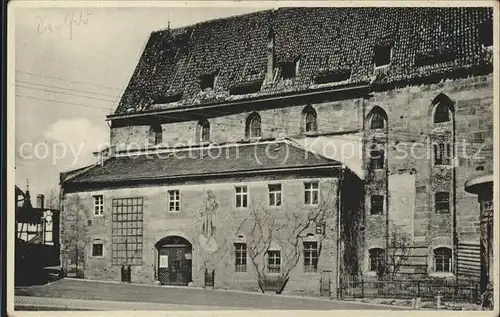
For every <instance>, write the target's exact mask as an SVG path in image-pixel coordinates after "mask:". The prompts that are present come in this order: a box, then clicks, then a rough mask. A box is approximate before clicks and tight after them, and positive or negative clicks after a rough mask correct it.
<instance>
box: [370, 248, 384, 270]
mask: <svg viewBox="0 0 500 317" xmlns="http://www.w3.org/2000/svg"><path fill="white" fill-rule="evenodd" d="M368 254H369V257H370V271H372V272H378V271H379V270H380V269H381V268H383V267H384V262H385V251H384V249H381V248H373V249H370V250H369V251H368Z"/></svg>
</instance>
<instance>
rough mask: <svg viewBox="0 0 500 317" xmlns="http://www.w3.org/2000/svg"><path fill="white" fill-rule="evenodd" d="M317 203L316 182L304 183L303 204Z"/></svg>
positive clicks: (317, 190)
mask: <svg viewBox="0 0 500 317" xmlns="http://www.w3.org/2000/svg"><path fill="white" fill-rule="evenodd" d="M318 201H319V184H318V182H311V183H304V204H306V205H317V204H318Z"/></svg>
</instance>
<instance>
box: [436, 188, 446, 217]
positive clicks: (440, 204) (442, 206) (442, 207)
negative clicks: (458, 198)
mask: <svg viewBox="0 0 500 317" xmlns="http://www.w3.org/2000/svg"><path fill="white" fill-rule="evenodd" d="M435 207H436V212H437V213H448V212H450V193H448V192H439V193H436V196H435Z"/></svg>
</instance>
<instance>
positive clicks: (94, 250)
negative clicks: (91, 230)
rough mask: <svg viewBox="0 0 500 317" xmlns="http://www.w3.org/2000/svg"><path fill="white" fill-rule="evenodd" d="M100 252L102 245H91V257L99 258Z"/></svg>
mask: <svg viewBox="0 0 500 317" xmlns="http://www.w3.org/2000/svg"><path fill="white" fill-rule="evenodd" d="M102 254H103V252H102V243H93V244H92V256H95V257H101V256H102Z"/></svg>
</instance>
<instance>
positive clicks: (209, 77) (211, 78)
mask: <svg viewBox="0 0 500 317" xmlns="http://www.w3.org/2000/svg"><path fill="white" fill-rule="evenodd" d="M217 79H218V72H215V73H212V74H206V75H203V76H201V78H200V88H201V90H203V91H205V90H212V89H214V88H215V85H216V84H217Z"/></svg>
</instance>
